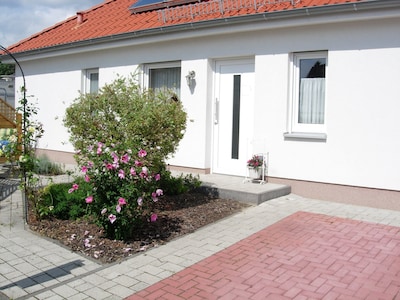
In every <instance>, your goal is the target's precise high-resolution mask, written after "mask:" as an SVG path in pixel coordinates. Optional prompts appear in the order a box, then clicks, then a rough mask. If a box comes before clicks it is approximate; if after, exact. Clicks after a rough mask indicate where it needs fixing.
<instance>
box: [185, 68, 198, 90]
mask: <svg viewBox="0 0 400 300" xmlns="http://www.w3.org/2000/svg"><path fill="white" fill-rule="evenodd" d="M195 77H196V72H195V71H193V70H192V71H189V73H188V74H187V75H186V83H187V85H188V86H189V87H191V86H192V84H193V81H194V78H195Z"/></svg>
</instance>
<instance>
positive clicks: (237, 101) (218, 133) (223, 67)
mask: <svg viewBox="0 0 400 300" xmlns="http://www.w3.org/2000/svg"><path fill="white" fill-rule="evenodd" d="M215 67H216V68H215V70H216V78H215V96H214V144H213V172H214V173H221V174H229V175H238V176H245V175H246V162H247V160H248V159H249V157H247V155H248V141H249V140H250V139H251V138H252V134H253V123H254V118H253V116H254V61H253V60H250V59H249V60H229V61H228V60H226V61H217V62H216V65H215Z"/></svg>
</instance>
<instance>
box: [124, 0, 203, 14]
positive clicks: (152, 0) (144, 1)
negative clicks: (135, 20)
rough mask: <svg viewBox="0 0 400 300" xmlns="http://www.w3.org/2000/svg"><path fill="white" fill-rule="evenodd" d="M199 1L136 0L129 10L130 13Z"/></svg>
mask: <svg viewBox="0 0 400 300" xmlns="http://www.w3.org/2000/svg"><path fill="white" fill-rule="evenodd" d="M200 1H201V0H161V1H160V0H138V1H136V2H135V3H134V4H133V5H132V6H131V7H129V10H130V11H131V12H132V13H139V12H145V11H151V10H157V9H162V8H166V7H173V6H178V5H184V4H190V3H194V2H200Z"/></svg>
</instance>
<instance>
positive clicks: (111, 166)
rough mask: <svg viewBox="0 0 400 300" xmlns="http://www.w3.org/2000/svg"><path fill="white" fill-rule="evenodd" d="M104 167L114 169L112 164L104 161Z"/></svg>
mask: <svg viewBox="0 0 400 300" xmlns="http://www.w3.org/2000/svg"><path fill="white" fill-rule="evenodd" d="M106 169H107V170H112V169H114V166H113V165H112V164H110V163H106Z"/></svg>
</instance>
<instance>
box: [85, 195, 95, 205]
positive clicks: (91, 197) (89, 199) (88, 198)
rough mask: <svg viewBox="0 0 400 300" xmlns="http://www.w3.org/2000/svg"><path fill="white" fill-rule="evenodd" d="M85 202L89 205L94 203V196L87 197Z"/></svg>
mask: <svg viewBox="0 0 400 300" xmlns="http://www.w3.org/2000/svg"><path fill="white" fill-rule="evenodd" d="M85 201H86V203H87V204H89V203H92V202H93V196H89V197H86V199H85Z"/></svg>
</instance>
